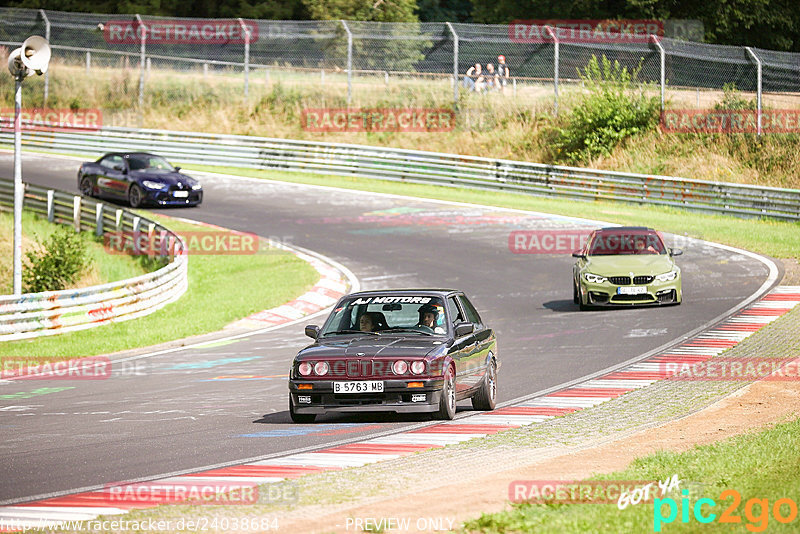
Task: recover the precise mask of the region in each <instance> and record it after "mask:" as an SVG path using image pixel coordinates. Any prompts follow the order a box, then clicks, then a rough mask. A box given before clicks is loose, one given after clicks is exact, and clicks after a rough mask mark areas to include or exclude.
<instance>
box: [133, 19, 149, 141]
mask: <svg viewBox="0 0 800 534" xmlns="http://www.w3.org/2000/svg"><path fill="white" fill-rule="evenodd" d="M136 21H137V22H138V23H139V29H140V34H141V35H140V36H139V41H140V44H139V126H142V124H143V123H144V70H145V52H146V50H145V42H146V41H147V26H145V25H144V22H143V21H142V17H140V16H139V15H138V14H137V15H136Z"/></svg>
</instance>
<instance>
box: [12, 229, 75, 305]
mask: <svg viewBox="0 0 800 534" xmlns="http://www.w3.org/2000/svg"><path fill="white" fill-rule="evenodd" d="M86 249H87V247H86V242H85V241H84V240H83V237H82V235H81V234H79V233H77V232H75V230H74V229H73V228H71V227H68V226H60V227H58V228H57V229H56V231H55V232H54V233H53V234H52V235H51V236H50V237H49V238H48V239H47V240H46V241H45V242H44V250H39V251H29V252H27V253H26V254H25V255H26V256H27V257H28V261H29V262H30V266H29V267H28V268H26V269H24V270H23V271H22V282H23V287H24V290H25V292H26V293H39V292H41V291H58V290H60V289H64V288H66V287H67V286H68V285H70V284H73V283H75V282H76V281H77V280H78V277H79V276H80V275H81V273H83V271H84V270H85V269H86V268H87V267H88V266H89V260H88V259H87V256H86Z"/></svg>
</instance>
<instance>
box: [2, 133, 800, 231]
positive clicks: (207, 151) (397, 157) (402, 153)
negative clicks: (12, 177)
mask: <svg viewBox="0 0 800 534" xmlns="http://www.w3.org/2000/svg"><path fill="white" fill-rule="evenodd" d="M11 142H12V134H11V133H8V132H4V133H0V143H8V144H10V143H11ZM23 145H24V146H25V147H27V148H30V149H34V150H42V151H51V152H70V153H81V154H90V155H92V156H93V157H97V156H99V155H101V154H102V153H104V152H110V151H123V150H124V151H128V150H143V151H151V152H156V153H158V154H161V155H163V156H166V157H168V158H170V159H172V160H175V161H180V162H185V163H196V164H205V165H221V166H232V167H249V168H257V169H267V168H269V169H278V170H287V171H296V172H311V173H320V174H331V175H344V176H362V177H367V178H378V179H383V180H398V181H408V182H419V183H435V184H439V185H448V186H454V187H472V188H482V189H493V190H505V191H516V192H522V193H528V194H533V195H539V196H550V197H562V198H573V199H582V200H616V201H624V202H633V203H637V204H653V205H663V206H677V207H681V208H685V209H691V210H697V211H704V212H713V213H727V214H731V215H737V216H744V217H773V218H777V219H786V220H800V190H797V189H779V188H774V187H758V186H751V185H740V184H730V183H725V182H710V181H705V180H693V179H684V178H671V177H667V176H657V175H646V174H633V173H623V172H612V171H600V170H593V169H584V168H577V167H562V166H556V165H543V164H539V163H527V162H522V161H511V160H502V159H493V158H482V157H477V156H460V155H455V154H442V153H436V152H424V151H419V150H402V149H395V148H380V147H370V146H362V145H347V144H337V143H321V142H313V141H294V140H288V139H271V138H266V137H251V136H237V135H220V134H204V133H190V132H175V131H167V130H139V129H126V128H103V129H102V130H99V131H97V132H92V133H77V132H69V131H58V132H42V131H26V132H24V134H23Z"/></svg>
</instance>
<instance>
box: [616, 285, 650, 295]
mask: <svg viewBox="0 0 800 534" xmlns="http://www.w3.org/2000/svg"><path fill="white" fill-rule="evenodd" d="M645 293H647V288H646V287H645V286H623V287H618V288H617V294H618V295H644V294H645Z"/></svg>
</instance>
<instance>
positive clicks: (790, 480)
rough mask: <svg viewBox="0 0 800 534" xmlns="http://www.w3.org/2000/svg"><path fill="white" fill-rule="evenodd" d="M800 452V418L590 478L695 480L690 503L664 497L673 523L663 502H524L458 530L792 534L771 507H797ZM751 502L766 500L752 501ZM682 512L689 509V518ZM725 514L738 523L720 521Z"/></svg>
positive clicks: (785, 511)
mask: <svg viewBox="0 0 800 534" xmlns="http://www.w3.org/2000/svg"><path fill="white" fill-rule="evenodd" d="M798 449H800V419H797V420H794V421H790V422H785V423H781V424H778V425H776V426H775V427H773V428H770V429H768V430H763V431H761V432H756V433H751V434H745V435H741V436H737V437H735V438H731V439H728V440H725V441H721V442H719V443H714V444H712V445H705V446H701V447H695V448H694V449H692V450H690V451H687V452H683V453H674V452H666V451H665V452H658V453H655V454H652V455H649V456H646V457H644V458H639V459H637V460H635V461H633V462H632V463H631V464H630V465H629V466H628V467H627V468H626V469H625V470H623V471H618V472H615V473H610V474H605V475H602V476H598V477H594V478H593V480H616V481H620V480H653V481H655V480H662V481H663V480H665V479H668V478H670V477H671V476H672V475H673V474H677V475H678V477H679V478H680V479H681V480H683V481H684V482H686V481H692V482H693V484H692V489H691V490H690V492H689V496H688V501H687V502H683V495H681V493H679V492H677V491H675V492H672V493H669V494H668V495H667V496H666V497H665V499H670V498H671V499H674V501H675V505H676V510H677V516H676V517H675V518H674V519H673V521H672V522H670V523H667V522H666V520H664V521H663V522H660V521H658V520H657V518H659V517H662V516H663V517H665V518H666V517H669V515H670V506H669V505H668V504H663V503H661V504H662V505H661V506H660V507H656V506H654V503H648V504H638V505H631V506H628V507H626V508H625V509H624V510H620V509H619V508H618V507H617V505H616V504H585V503H584V504H560V503H547V504H530V503H522V504H514V505H512V507H511V509H510V510H507V511H503V512H499V513H495V514H484V515H482V516H481V517H479V518H478V519H475V520H472V521H468V522H466V523H465V524H464V525H463V529H462V532H487V533H500V532H502V533H507V532H540V531H541V532H653V531H656V532H659V531H660V532H697V531H699V530H701V529H702V531H703V532H723V531H724V532H731V531H732V530H733V531H736V532H739V531H741V532H747V531H750V532H762V531H764V530H767V529H768V531H769V532H797V527H798V524H799V522H798V520H797V518H796V517H795V518H794V520H792V521H790V522H789V523H788V524H783V523H781V522H780V521H778V520H777V519H776V517H775V511H774V508H773V507H774V505H775V503H776V502H777V501H778V500H780V499H787V498H788V499H792V500H793V502H794V503H795V504H796V500H795V499H796V498H797V494H796V491H795V490H794V489H793V488H796V486H797V472H798V469H799V468H800V462H799V461H798V458H797V454H796V451H797V450H798ZM683 486H684V487H685V484H684V485H683ZM725 490H735V491H736V492H737V493H738V495H740V497H741V501H740V502H735V500H734V499H735V495H733V494H730V495H729V494H723V492H724V491H725ZM658 495H659V494H658V493H657V496H658ZM700 498H706V499H711V500H713V501H714V502H715V503H716V506H715V507H714V508H711V507H710V505H709V503H708V501H705V503H704V504H703V506H702V507H701V511H702V515H703V516H706V517H710V516H711V514H715V516H716V517H715V518H714V520H713V521H711V522H709V523H708V524H703V523H701V522H699V521H698V520H697V516H696V515H695V513H694V510H695V504H696V503H697V502H698V499H700ZM751 499H757V500H764V501H765V502H763V504H762V503H758V504H755V503H754V501H751ZM655 504H659V503H658V502H657V501H656V503H655ZM781 504H782V505H781V506H779V511H780V515H781V516H782V517H789V516H790V515H791V512H790V509H789V505H788V504H786V501H783V503H781ZM659 508H660V510H659ZM683 510H688V512H687V513H688V516H685V517H686V521H683V519H684V516H683ZM726 510H727V512H728V513H729V514H730V516H731V517H732V518H733V519H734V521H736V522H737V523H738V525H734V524H732V523H723V522H721V516H722V514H723V512H725V511H726ZM795 512H796V507H795ZM795 516H796V513H795ZM656 527H660V529H656ZM732 527H735V528H732Z"/></svg>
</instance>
